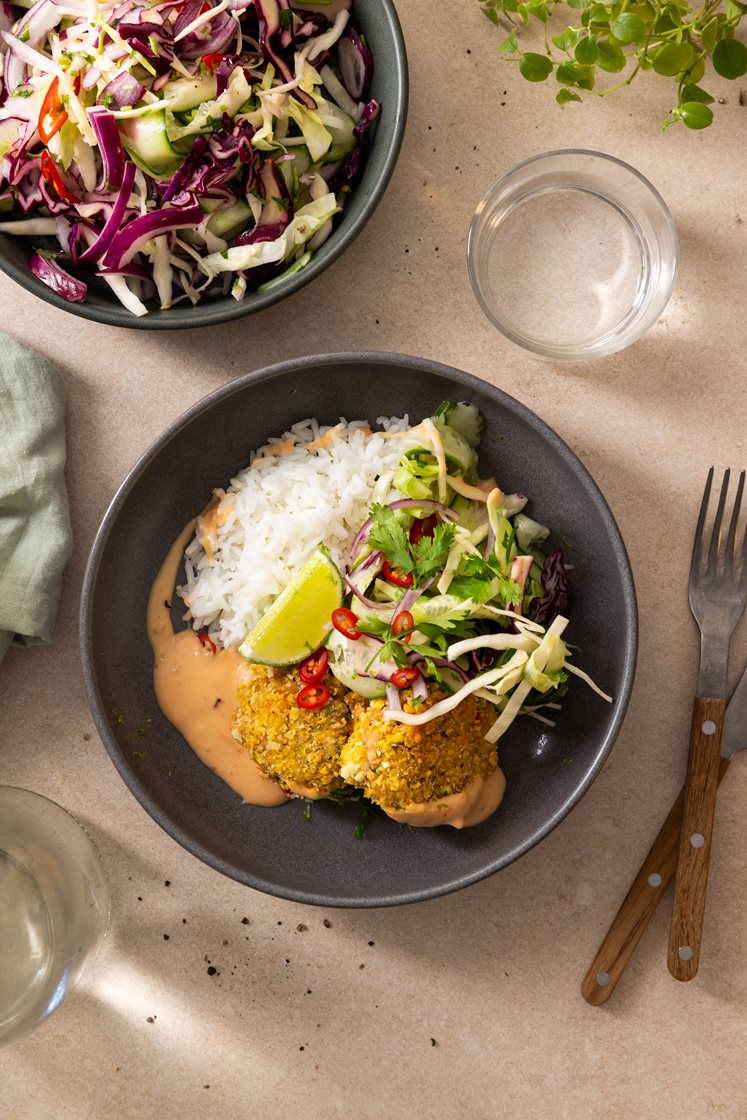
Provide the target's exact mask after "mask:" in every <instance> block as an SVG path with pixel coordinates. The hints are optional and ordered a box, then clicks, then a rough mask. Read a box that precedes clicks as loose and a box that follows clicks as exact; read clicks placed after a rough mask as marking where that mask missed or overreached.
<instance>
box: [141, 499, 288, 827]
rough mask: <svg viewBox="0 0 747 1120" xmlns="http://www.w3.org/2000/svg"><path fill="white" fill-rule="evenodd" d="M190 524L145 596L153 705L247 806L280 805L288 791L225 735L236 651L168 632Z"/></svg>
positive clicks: (238, 663)
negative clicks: (213, 649) (215, 648)
mask: <svg viewBox="0 0 747 1120" xmlns="http://www.w3.org/2000/svg"><path fill="white" fill-rule="evenodd" d="M195 525H196V520H195V521H190V523H189V525H187V526H186V528H185V529H184V531H183V532H182V533H180V535H179V537H178V538H177V539H176V540H175V541H174V543H173V545H172V546H171V548H170V549H169V552H168V555H167V557H166V559H165V560H164V562H163V564H162V566H161V570H160V571H159V573H158V575H157V576H156V578H155V581H154V583H153V587H152V588H151V592H150V597H149V599H148V614H147V627H148V638H149V640H150V644H151V647H152V649H153V657H154V659H155V664H154V668H153V686H154V689H155V693H156V699H157V700H158V704H159V707H160V709H161V711H162V712H163V714H164V715H165V716H166V718H167V720H168V721H169V723H172V724H173V725H174V727H175V728H176V729H177V731H179V732H180V733H181V735H182V736H183V737H184V738H185V739H186V741H187V743H189V745H190V747H191V748H192V750H193V751H194V752H195V754H196V755H197V757H198V758H199V759H200V760H201V761H202V762H204V763H205V765H206V766H207V767H209V769H211V770H212V771H213V772H214V773H215V774H217V775H218V777H219V778H222V779H223V781H224V782H226V784H227V785H229V786H230V787H231V789H232V790H234V791H235V792H236V793H238V794H239V796H240V797H241V798H242V799H243V800H244V801H247V802H249V804H251V805H267V806H269V805H282V804H284V803H285V802H286V801H287V799H288V795H287V794H286V793H285V792H284V790H282V789H281V788H280V786H279V785H277V784H276V783H275V782H271V781H270V780H269V778H266V777H265V776H264V775H263V774H262V772H261V770H260V769H259V767H258V766H257V765H256V763H255V762H253V761H252V759H251V758H250V757H249V754H248V753H247V751H246V750H245V749H244V748H243V747H242V746H240V744H239V743H237V742H236V740H235V739H234V738H233V736H232V735H231V725H232V723H233V720H234V716H235V715H236V707H237V704H238V685H239V681H240V679H241V674H242V672H243V671H244V670H245V663H244V660H243V658H241V657H240V656H239V654H238V653H237V652H236V650H233V649H221V650H219V651H218V653H212V652H211V651H210V650H209V649H206V648H205V647H204V646H203V644H202V642H201V641H200V639H199V637H198V636H197V634H196V633H195V631H194V630H180V631H179V632H178V633H176V632H175V631H174V627H173V624H172V621H171V611H170V607H169V604H170V603H171V598H172V596H173V594H174V591H175V585H176V577H177V575H178V572H179V565H180V563H181V559H182V556H183V554H184V549H185V548H186V546H187V544H188V543H189V541H190V539H191V537H192V534H193V533H194V530H195Z"/></svg>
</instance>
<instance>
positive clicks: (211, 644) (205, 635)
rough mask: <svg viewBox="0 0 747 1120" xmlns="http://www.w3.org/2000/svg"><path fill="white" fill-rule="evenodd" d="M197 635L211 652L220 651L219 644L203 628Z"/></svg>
mask: <svg viewBox="0 0 747 1120" xmlns="http://www.w3.org/2000/svg"><path fill="white" fill-rule="evenodd" d="M197 637H198V638H199V639H200V641H201V642H202V644H203V645H204V647H205V649H209V650H210V652H211V653H217V652H218V647H217V645H216V644H215V642H214V641H213V639H212V638H211V637H210V635H209V634H208V633H207V632H206V631H204V630H203V632H202V633H201V634H198V635H197Z"/></svg>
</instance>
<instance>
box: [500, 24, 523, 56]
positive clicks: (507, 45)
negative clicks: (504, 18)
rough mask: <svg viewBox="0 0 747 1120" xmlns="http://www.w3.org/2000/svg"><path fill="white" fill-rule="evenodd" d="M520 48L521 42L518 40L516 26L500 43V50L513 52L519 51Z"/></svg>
mask: <svg viewBox="0 0 747 1120" xmlns="http://www.w3.org/2000/svg"><path fill="white" fill-rule="evenodd" d="M518 49H519V44H518V42H517V41H516V28H515V27H514V28H512V29H511V34H510V35H509V37H508V38H507V39H504V40H503V42H502V43H499V44H498V50H499V51H503V53H504V54H513V53H514V51H518Z"/></svg>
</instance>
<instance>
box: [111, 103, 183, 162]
mask: <svg viewBox="0 0 747 1120" xmlns="http://www.w3.org/2000/svg"><path fill="white" fill-rule="evenodd" d="M118 123H119V131H120V135H121V136H122V143H123V144H124V146H125V148H126V149H127V151H128V152H129V154H130V155H131V156H132V158H133V160H134V161H135V163H136V164H137V165H138V167H140V168H141V169H142V170H144V171H146V172H148V173H149V174H150V175H154V176H156V177H159V176H162V175H173V173H174V172H175V171H176V169H177V168H178V167H179V166H180V165H181V164H182V162H183V160H184V156H183V155H181V154H180V153H179V152H177V151H176V150H175V149H174V147H173V146H172V144H171V141H170V140H169V138H168V136H167V135H166V114H165V112H164V111H163V110H160V111H157V112H154V113H144V114H143V115H142V116H141V117H133V118H132V120H126V121H119V122H118Z"/></svg>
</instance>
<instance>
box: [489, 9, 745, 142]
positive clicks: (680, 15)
mask: <svg viewBox="0 0 747 1120" xmlns="http://www.w3.org/2000/svg"><path fill="white" fill-rule="evenodd" d="M479 3H480V6H481V8H482V10H483V12H484V13H485V15H486V16H487V17H488V19H489V20H490V21H491V23H494V24H495V25H496V27H500V26H501V16H505V18H506V19H507V20H508V21H509V24H510V25H511V29H510V32H509V34H508V37H507V38H506V39H504V40H503V42H502V43H500V44H499V45H498V50H499V51H500V52H501V54H502V56H503V58H504V60H505V61H510V62H517V63H518V64H519V70H520V71H521V74H522V76H523V77H524V78H526V79H527V81H529V82H544V81H546V80H547V79H548V78H549V77H550V75H551V74H553V73H554V74H555V80H556V82H557V83H558V84H559V85H560V86H561V88H560V89H559V90H558V92H557V93H556V95H555V100H556V101H557V103H558V104H559V105H567V104H568V103H569V102H571V101H581V100H582V97H581V93H589V94H592V95H594V96H596V97H606V96H607V95H608V94H610V93H613V92H614V91H615V90H619V89H622V88H624V87H625V86H628V85H630V83H631V82H632V81H633V80H634V79H635V78H636V77H637V75H638V74H639V73H640V72H641V71H642V70H653V71H654V72H655V73H657V74H661V75H662V76H664V77H667V78H673V79H674V80H675V81H676V83H677V104H676V106H675V107H674V108H673V109H672V110H671V112H670V114H669V116H668V117H667V119H666V120H665V121H664V123H663V125H662V128H663V129H667V128H669V127H670V125H672V124H675V123H676V122H678V121H681V122H682V124H684V125H686V127H687V128H692V129H701V128H707V127H708V125H710V124H711V123H712V121H713V110H712V109H711V108H710V106H711V104H712V103H713V101H714V98H713V97H712V96H711V94H710V93H708V91H707V90H705V89H704V88H703V87H702V85H701V84H700V83H701V82H702V80H703V78H704V77H705V74H706V69H707V67H708V65H710V66H712V68H713V70H715V72H716V73H717V74H719V75H720V76H721V77H722V78H728V79H731V80H734V79H736V78H741V77H742V75H743V74H745V73H747V47H746V46H745V45H744V43H741V42H739V41H738V40H737V39H735V38H734V32H735V30H736V29H737V27H738V26H739V24H740V21H741V19H742V17H743V16H744V15H745V13H747V3H741V2H740V0H713V2H712V3H705V4H704V5H703V7H702V8H698V9H695V8H691V7H690V5H689V4H688V3H687V0H635V2H632V3H631V2H630V0H606V2H605V0H479ZM567 10H570V11H574V12H576V13H578V19H579V20H580V26H567V27H566V28H565V30H564V31H562V32H560V33H559V34H556V35H551V34H550V29H549V27H548V21H549V20H550V19H551V17H552V16H553V14H554V13H556V12H557V13H558V15H561V14H562V15H565V18H568V12H567ZM530 20H539V22H540V23H541V24H542V25H543V34H544V45H545V53H544V54H540V53H538V52H535V51H524V50H522V48H521V47H520V45H519V39H518V35H517V30H518V27H519V26H520V24H525V25H526V24H529V22H530ZM517 21H520V22H517ZM600 71H601V72H602V73H603V74H610V75H612V74H619V75H621V79H620V80H619V81H617V82H616V83H614V84H613V85H608V86H605V87H604V88H602V89H597V88H595V87H596V82H597V78H598V76H599V72H600ZM623 74H624V77H622V75H623ZM579 91H580V92H579Z"/></svg>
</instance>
